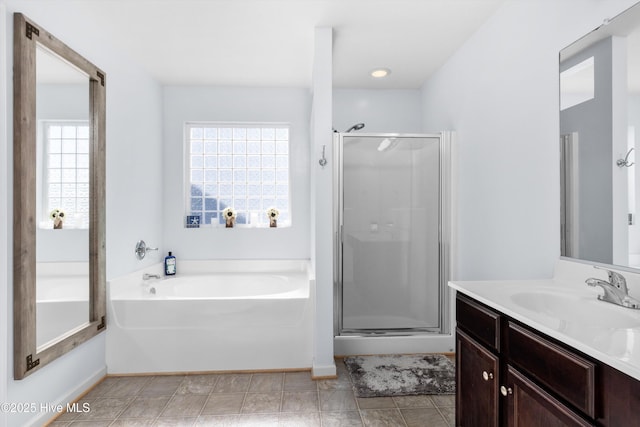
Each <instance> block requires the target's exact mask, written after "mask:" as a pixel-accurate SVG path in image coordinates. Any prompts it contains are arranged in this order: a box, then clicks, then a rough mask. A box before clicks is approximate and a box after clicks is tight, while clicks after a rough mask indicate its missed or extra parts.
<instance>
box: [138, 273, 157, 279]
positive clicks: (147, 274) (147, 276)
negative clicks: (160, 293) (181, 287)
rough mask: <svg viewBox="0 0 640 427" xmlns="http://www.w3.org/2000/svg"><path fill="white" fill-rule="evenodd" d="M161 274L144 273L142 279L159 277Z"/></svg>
mask: <svg viewBox="0 0 640 427" xmlns="http://www.w3.org/2000/svg"><path fill="white" fill-rule="evenodd" d="M159 278H160V275H159V274H149V273H144V274H143V275H142V280H149V279H159Z"/></svg>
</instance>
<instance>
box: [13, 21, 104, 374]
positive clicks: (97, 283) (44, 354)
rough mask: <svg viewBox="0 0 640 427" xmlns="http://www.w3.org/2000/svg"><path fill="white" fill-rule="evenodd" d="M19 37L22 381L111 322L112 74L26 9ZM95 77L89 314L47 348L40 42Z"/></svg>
mask: <svg viewBox="0 0 640 427" xmlns="http://www.w3.org/2000/svg"><path fill="white" fill-rule="evenodd" d="M13 34H14V36H13V37H14V41H13V102H14V104H13V205H14V211H13V346H14V353H13V361H14V378H15V379H16V380H20V379H22V378H24V377H26V376H27V375H30V374H32V373H33V372H35V371H37V370H38V369H40V368H42V367H43V366H44V365H46V364H48V363H49V362H51V361H52V360H54V359H56V358H58V357H60V356H62V355H64V354H65V353H67V352H69V351H71V350H72V349H74V348H75V347H77V346H79V345H80V344H82V343H83V342H85V341H88V340H89V339H91V338H92V337H94V336H96V335H98V334H99V333H101V332H102V331H104V330H105V329H106V321H105V317H106V267H105V134H106V132H105V119H106V98H105V95H106V87H105V84H106V74H105V73H104V72H103V71H102V70H100V69H99V68H97V67H96V66H95V65H93V64H92V63H91V62H89V61H87V60H86V59H85V58H83V57H82V56H81V55H79V54H78V53H76V52H75V51H73V50H72V49H71V48H69V47H68V46H67V45H65V44H64V43H62V42H61V41H60V40H58V39H57V38H55V37H54V36H53V35H51V34H50V33H48V32H47V31H46V30H44V29H43V28H42V27H40V26H38V25H36V24H35V23H34V22H33V21H31V20H29V19H28V18H27V17H25V16H24V15H22V14H21V13H16V14H14V33H13ZM37 44H39V45H40V46H42V47H44V48H45V49H47V50H49V51H51V52H53V53H54V54H56V55H57V56H59V57H60V58H61V59H62V60H64V61H66V62H68V63H69V64H71V65H73V66H74V67H76V68H78V69H79V70H82V71H83V72H84V73H85V74H87V75H88V76H89V77H88V78H89V87H90V89H89V94H90V95H89V146H90V149H89V151H90V154H89V162H90V166H89V167H90V177H89V195H90V202H89V248H88V250H89V319H87V321H88V323H87V324H85V325H84V326H82V327H81V328H79V329H78V330H76V331H75V332H73V333H72V334H69V335H66V336H64V335H63V338H61V339H60V340H59V341H57V342H55V343H54V344H51V345H50V346H48V347H46V348H43V349H41V351H40V352H38V349H37V345H36V227H37V225H36V138H37V129H36V126H37V120H36V45H37Z"/></svg>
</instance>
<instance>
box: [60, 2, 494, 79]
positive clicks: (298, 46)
mask: <svg viewBox="0 0 640 427" xmlns="http://www.w3.org/2000/svg"><path fill="white" fill-rule="evenodd" d="M58 1H60V2H61V3H64V2H65V0H58ZM503 2H504V0H84V1H75V2H70V3H71V4H72V6H73V10H74V11H75V13H78V16H82V17H85V16H86V17H87V19H89V20H90V22H91V26H92V28H95V29H96V30H97V31H99V33H100V37H104V38H107V39H108V40H109V43H110V44H112V45H115V46H116V47H117V48H118V49H120V50H122V51H125V52H127V53H128V54H129V55H130V57H131V58H134V59H135V60H136V61H137V62H139V63H140V65H141V66H142V67H143V68H145V69H147V70H148V71H149V72H150V73H151V74H152V75H153V76H155V77H156V78H157V79H158V80H159V81H160V82H161V83H163V84H176V85H185V84H188V85H225V86H267V87H278V86H285V87H309V86H310V84H311V73H312V67H313V53H314V49H313V47H314V28H315V27H319V26H328V27H332V28H333V30H334V31H333V37H334V40H333V42H334V55H333V70H334V86H335V87H341V88H381V89H415V88H419V87H421V86H422V84H423V83H424V82H425V80H426V79H427V78H428V76H429V75H430V74H431V73H433V72H434V71H435V70H437V69H438V68H439V67H440V66H441V65H442V64H443V63H444V62H445V61H446V60H447V59H448V58H449V57H450V56H451V55H452V54H453V53H454V52H455V51H456V50H457V49H458V48H459V47H460V46H461V45H462V44H463V43H464V42H465V40H467V39H468V38H469V37H470V36H471V34H473V33H474V32H475V31H476V30H477V29H478V28H479V27H480V26H481V25H482V24H483V23H484V22H485V21H486V20H487V19H488V17H489V16H490V15H491V14H492V13H493V12H495V10H496V9H497V8H498V7H499V6H500V5H501V4H502V3H503ZM376 67H385V68H389V69H391V74H390V75H389V76H388V77H387V78H385V79H373V78H372V77H370V74H369V73H370V71H371V70H372V69H374V68H376Z"/></svg>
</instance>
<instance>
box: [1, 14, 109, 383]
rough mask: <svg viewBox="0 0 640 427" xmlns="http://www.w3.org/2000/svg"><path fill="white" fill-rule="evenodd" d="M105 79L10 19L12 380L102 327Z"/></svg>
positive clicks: (18, 18)
mask: <svg viewBox="0 0 640 427" xmlns="http://www.w3.org/2000/svg"><path fill="white" fill-rule="evenodd" d="M105 78H106V76H105V73H104V72H103V71H101V70H100V69H99V68H97V67H96V66H95V65H93V64H92V63H90V62H89V61H87V60H86V59H85V58H83V57H82V56H80V55H79V54H78V53H76V52H75V51H73V50H72V49H70V48H69V47H68V46H66V45H65V44H64V43H62V42H61V41H60V40H58V39H56V38H55V37H54V36H53V35H51V34H49V33H48V32H47V31H46V30H44V29H43V28H42V27H40V26H38V25H37V24H36V23H34V22H33V21H31V20H29V19H28V18H27V17H25V16H24V15H22V14H19V13H16V14H14V123H13V126H14V190H13V191H14V223H13V234H14V236H13V241H14V248H13V250H14V267H13V269H14V279H13V280H14V286H13V298H14V305H13V312H14V378H15V379H22V378H24V377H25V376H27V375H29V374H31V373H33V372H36V371H37V370H38V369H40V368H41V367H42V366H44V365H46V364H47V363H49V362H51V361H52V360H54V359H56V358H58V357H60V356H62V355H63V354H65V353H67V352H68V351H70V350H72V349H73V348H75V347H77V346H78V345H80V344H81V343H83V342H85V341H87V340H89V339H90V338H92V337H93V336H95V335H97V334H99V333H100V332H102V331H103V330H105V329H106V322H105V313H106V293H105V292H106V291H105V283H106V273H105V271H106V270H105V217H104V212H105V108H106V104H105V83H106V82H105Z"/></svg>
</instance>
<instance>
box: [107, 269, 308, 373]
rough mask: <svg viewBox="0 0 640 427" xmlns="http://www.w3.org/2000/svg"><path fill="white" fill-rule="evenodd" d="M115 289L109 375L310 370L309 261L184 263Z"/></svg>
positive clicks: (123, 280) (119, 282)
mask: <svg viewBox="0 0 640 427" xmlns="http://www.w3.org/2000/svg"><path fill="white" fill-rule="evenodd" d="M161 271H162V268H161V265H156V266H153V267H151V268H149V269H145V270H140V271H138V272H135V273H132V274H129V275H127V276H123V277H120V278H117V279H114V280H110V281H109V282H108V286H107V290H108V308H107V369H108V371H109V373H113V374H123V373H156V372H158V373H159V372H210V371H242V370H270V369H307V368H309V367H310V366H311V362H312V328H311V326H312V317H311V316H312V310H311V307H312V304H311V297H312V292H311V287H312V286H313V281H312V280H310V277H309V273H308V261H181V262H179V264H178V274H177V275H176V276H168V277H164V276H162V277H161V278H160V279H156V278H151V279H148V280H143V274H144V273H150V274H159V272H161Z"/></svg>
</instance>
